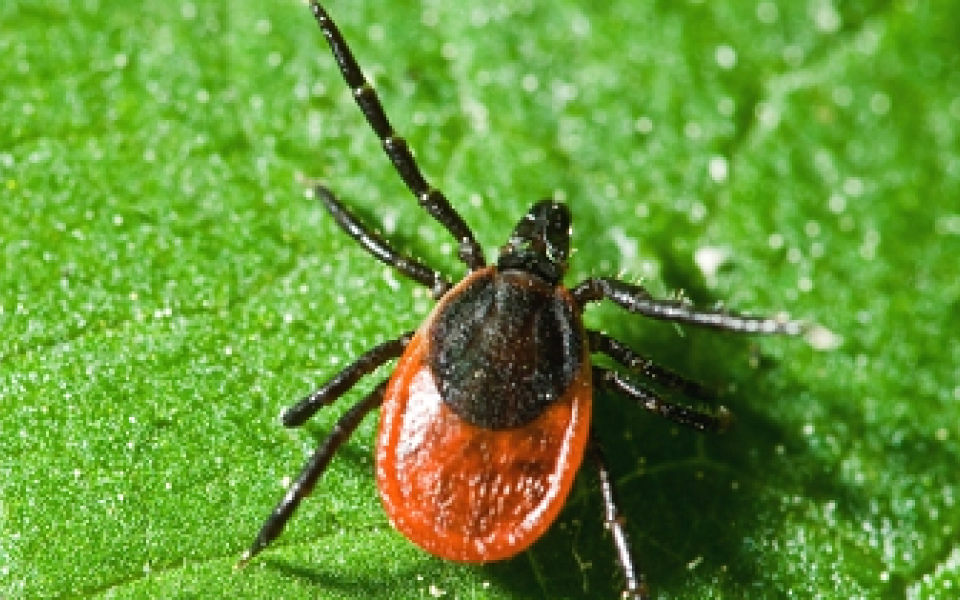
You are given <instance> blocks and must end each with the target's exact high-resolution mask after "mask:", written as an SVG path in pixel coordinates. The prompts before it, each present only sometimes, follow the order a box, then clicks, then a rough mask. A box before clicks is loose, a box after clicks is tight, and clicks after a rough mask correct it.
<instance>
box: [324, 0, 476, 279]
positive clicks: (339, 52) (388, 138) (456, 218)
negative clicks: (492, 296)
mask: <svg viewBox="0 0 960 600" xmlns="http://www.w3.org/2000/svg"><path fill="white" fill-rule="evenodd" d="M310 9H311V10H312V11H313V16H314V17H315V18H316V20H317V23H318V24H319V25H320V29H321V30H322V31H323V35H324V37H326V38H327V43H328V44H329V45H330V49H331V50H332V51H333V56H334V58H335V59H336V61H337V65H338V66H339V67H340V72H341V73H342V74H343V78H344V80H346V82H347V85H348V86H349V87H350V89H351V91H352V92H353V97H354V99H355V100H356V101H357V105H359V106H360V110H361V111H362V112H363V116H364V117H366V119H367V122H368V123H369V124H370V127H372V128H373V131H374V132H375V133H376V134H377V137H379V138H380V143H381V145H382V146H383V150H384V152H386V154H387V156H388V157H389V158H390V161H391V162H392V163H393V166H394V168H395V169H396V170H397V173H399V174H400V177H401V178H402V179H403V182H404V183H405V184H406V185H407V187H408V188H410V191H411V192H413V195H414V196H416V198H417V201H418V202H419V203H420V206H422V207H423V208H424V209H425V210H426V211H427V212H428V213H430V216H432V217H433V218H434V219H436V220H437V221H438V222H439V223H440V224H441V225H443V226H444V227H446V229H447V230H448V231H449V232H450V234H451V235H453V237H454V239H455V240H457V243H458V244H459V246H460V248H459V252H458V256H459V257H460V260H462V261H463V262H464V263H466V265H467V266H468V267H469V268H470V270H471V271H476V270H477V269H479V268H481V267H483V266H484V265H485V261H484V258H483V250H482V249H481V248H480V244H478V243H477V240H476V238H474V236H473V232H471V231H470V228H469V227H467V224H466V223H465V222H464V221H463V218H461V217H460V215H459V214H457V211H455V210H454V209H453V207H452V206H451V205H450V202H449V201H448V200H447V198H446V196H444V195H443V192H441V191H440V190H438V189H436V188H434V187H433V186H431V185H430V184H429V183H427V181H426V179H424V177H423V173H421V171H420V167H419V166H418V165H417V161H416V160H415V159H414V158H413V154H412V153H411V152H410V148H409V146H408V145H407V142H406V141H405V140H404V139H403V138H402V137H400V136H399V135H397V133H396V132H395V131H394V129H393V126H392V125H390V120H389V119H388V118H387V114H386V112H385V111H384V110H383V105H382V104H381V103H380V99H379V98H378V97H377V92H376V90H374V89H373V86H371V85H370V83H369V82H368V81H367V80H366V78H365V77H364V76H363V72H362V71H361V70H360V65H359V64H358V63H357V59H356V58H354V56H353V52H351V51H350V47H349V46H347V42H346V41H345V40H344V39H343V35H342V34H341V33H340V30H339V29H337V26H336V24H334V22H333V20H332V19H330V16H329V15H327V11H326V10H324V8H323V7H322V6H320V5H319V4H317V2H316V1H315V0H312V1H311V2H310Z"/></svg>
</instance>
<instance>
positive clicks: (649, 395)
mask: <svg viewBox="0 0 960 600" xmlns="http://www.w3.org/2000/svg"><path fill="white" fill-rule="evenodd" d="M593 381H594V383H596V384H599V385H600V387H602V388H604V389H607V390H611V391H614V392H620V393H621V394H624V395H626V396H629V397H631V398H633V399H634V400H635V401H636V402H637V404H639V405H640V406H641V407H643V408H645V409H647V410H649V411H650V412H653V413H657V414H658V415H660V416H661V417H664V418H667V419H669V420H671V421H673V422H674V423H677V424H678V425H683V426H684V427H689V428H691V429H696V430H697V431H707V432H712V433H721V432H723V431H725V430H726V429H727V427H729V426H730V421H731V420H732V417H731V415H730V412H729V411H728V410H727V409H725V408H723V407H720V409H719V411H718V412H717V414H715V415H712V414H709V413H705V412H702V411H699V410H696V409H694V408H690V407H689V406H683V405H682V404H673V403H672V402H667V401H666V400H664V399H662V398H660V397H659V396H658V395H657V394H656V393H655V392H653V391H651V390H648V389H646V388H644V387H643V386H641V385H639V384H637V383H636V382H635V381H631V380H630V379H628V378H626V377H624V376H623V375H621V374H620V373H617V372H616V371H611V370H609V369H604V368H603V367H596V366H595V367H593Z"/></svg>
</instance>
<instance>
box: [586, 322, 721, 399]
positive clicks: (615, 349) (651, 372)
mask: <svg viewBox="0 0 960 600" xmlns="http://www.w3.org/2000/svg"><path fill="white" fill-rule="evenodd" d="M587 343H588V344H589V346H590V351H591V352H600V353H602V354H606V355H607V356H609V357H610V358H612V359H613V360H615V361H617V362H618V363H620V364H621V365H623V366H625V367H627V368H628V369H630V370H631V371H635V372H637V373H639V374H640V375H642V376H644V377H645V378H647V379H649V380H650V381H652V382H654V383H656V384H658V385H661V386H663V387H666V388H670V389H674V390H677V391H678V392H680V393H681V394H683V395H684V396H690V397H693V398H699V399H701V400H711V399H713V397H714V394H713V393H712V392H711V391H710V390H709V389H707V388H705V387H704V386H702V385H700V384H699V383H697V382H695V381H691V380H690V379H687V378H686V377H684V376H683V375H680V374H679V373H676V372H674V371H671V370H670V369H667V368H665V367H661V366H659V365H657V364H656V363H654V362H653V361H652V360H650V359H649V358H647V357H645V356H641V355H640V354H637V352H635V351H634V350H633V349H632V348H630V347H629V346H627V345H626V344H624V343H623V342H621V341H620V340H616V339H614V338H612V337H610V336H608V335H606V334H604V333H600V332H599V331H594V330H587Z"/></svg>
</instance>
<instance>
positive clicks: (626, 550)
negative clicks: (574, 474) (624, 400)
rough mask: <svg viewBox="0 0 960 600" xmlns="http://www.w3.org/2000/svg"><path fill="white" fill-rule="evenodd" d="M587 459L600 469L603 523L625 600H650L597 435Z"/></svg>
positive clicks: (588, 446)
mask: <svg viewBox="0 0 960 600" xmlns="http://www.w3.org/2000/svg"><path fill="white" fill-rule="evenodd" d="M587 455H588V456H589V457H590V460H592V461H593V464H594V467H595V468H596V469H597V475H598V476H599V478H600V493H601V494H602V495H603V521H604V524H605V525H606V527H607V529H609V530H610V534H611V535H612V536H613V545H614V548H616V551H617V560H618V562H619V563H620V568H621V570H622V571H623V578H624V581H625V582H626V589H625V590H624V592H623V596H624V597H625V598H630V599H631V600H647V599H648V598H649V590H647V584H646V581H644V577H643V573H642V572H641V571H640V568H639V566H638V565H637V563H636V561H635V560H634V557H633V551H632V549H631V547H630V539H629V538H628V537H627V530H626V527H624V520H623V517H622V516H621V515H620V508H619V507H618V499H617V490H616V487H615V485H614V482H613V477H612V476H611V474H610V469H608V468H607V463H606V459H605V458H604V456H603V450H602V449H601V448H600V444H599V443H598V442H597V440H596V437H595V436H594V435H593V432H591V433H590V441H589V443H588V445H587Z"/></svg>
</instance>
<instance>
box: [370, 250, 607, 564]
mask: <svg viewBox="0 0 960 600" xmlns="http://www.w3.org/2000/svg"><path fill="white" fill-rule="evenodd" d="M490 268H492V267H488V268H487V269H483V270H481V271H478V272H476V273H474V274H472V275H471V276H469V277H467V278H466V279H464V281H462V282H460V284H459V285H458V286H456V287H455V288H454V289H453V290H451V291H450V292H449V293H448V294H447V295H446V296H445V299H447V298H451V297H454V296H455V295H456V294H457V293H458V290H459V289H460V288H461V287H463V286H467V285H469V284H470V281H471V279H472V278H473V277H477V276H483V275H484V274H485V273H487V272H488V269H490ZM557 293H558V294H563V295H566V297H567V298H569V293H568V292H567V291H566V289H564V288H562V287H560V288H557ZM444 306H445V302H443V301H441V302H440V303H439V304H438V305H437V307H436V308H435V309H434V311H433V313H431V315H430V317H428V318H427V320H426V321H425V322H424V324H423V326H422V327H421V328H420V330H418V332H417V333H416V335H415V336H414V338H413V339H412V340H411V342H410V344H409V345H408V346H407V348H406V351H405V352H404V354H403V356H402V357H401V358H400V360H399V362H398V364H397V367H396V369H395V371H394V374H393V376H392V378H391V379H390V383H389V386H388V387H387V391H386V394H385V397H384V401H383V406H382V409H381V417H380V431H379V435H378V437H377V448H376V458H377V484H378V487H379V490H380V497H381V500H382V501H383V506H384V509H385V511H386V513H387V515H388V517H389V519H390V522H391V523H392V524H393V526H394V527H395V528H396V529H397V530H399V531H400V532H401V533H403V534H404V535H405V536H406V537H407V538H409V539H410V540H411V541H412V542H414V543H415V544H417V545H418V546H420V547H421V548H423V549H424V550H426V551H428V552H430V553H432V554H435V555H437V556H440V557H442V558H446V559H450V560H455V561H461V562H472V563H483V562H489V561H496V560H502V559H506V558H510V557H512V556H514V555H516V554H518V553H519V552H522V551H523V550H525V549H526V548H528V547H529V546H530V544H532V543H533V542H534V541H536V540H537V539H538V538H539V537H540V536H541V535H542V534H543V533H544V532H545V531H546V529H547V528H548V527H549V526H550V525H551V524H552V523H553V521H554V520H555V519H556V517H557V514H558V513H559V511H560V509H561V508H562V506H563V504H564V502H565V501H566V498H567V495H568V494H569V492H570V488H571V485H572V484H573V480H574V477H575V475H576V473H577V470H578V469H579V467H580V464H581V462H582V461H583V455H584V450H585V448H586V444H587V440H588V438H589V434H590V415H591V405H592V389H593V388H592V382H591V369H590V363H589V355H588V353H587V352H586V351H584V353H583V359H582V361H581V363H580V364H581V368H580V370H579V373H578V375H577V376H576V377H575V378H574V380H573V382H572V383H571V384H570V385H569V386H568V388H567V389H566V391H565V392H564V393H563V395H562V396H561V397H560V398H558V399H557V400H556V401H555V402H553V403H552V404H551V405H550V406H549V407H548V408H547V409H546V410H544V411H543V413H542V414H540V415H539V416H538V417H537V418H535V419H534V420H533V421H531V422H530V423H528V424H526V425H523V426H520V427H514V428H509V429H499V430H493V429H485V428H482V427H477V426H475V425H472V424H470V423H467V422H466V421H464V420H463V419H461V418H460V417H459V416H457V415H456V414H455V413H454V412H453V411H452V410H451V409H450V408H449V407H448V406H447V405H446V404H445V403H444V402H443V399H442V398H441V397H440V393H439V391H438V389H437V385H436V383H435V379H434V377H433V374H432V373H431V372H430V368H429V365H428V364H427V362H426V356H427V347H426V345H427V343H428V340H429V336H428V335H427V332H428V331H429V328H430V327H431V324H432V323H433V320H434V318H435V316H436V315H437V314H438V313H439V311H442V310H444ZM494 366H495V365H494ZM490 401H491V402H496V399H495V398H491V399H490Z"/></svg>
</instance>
